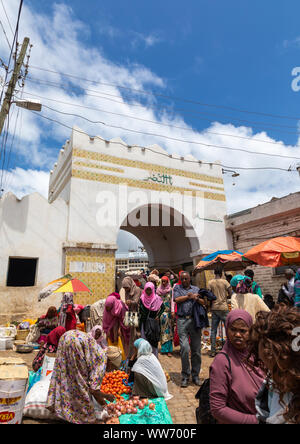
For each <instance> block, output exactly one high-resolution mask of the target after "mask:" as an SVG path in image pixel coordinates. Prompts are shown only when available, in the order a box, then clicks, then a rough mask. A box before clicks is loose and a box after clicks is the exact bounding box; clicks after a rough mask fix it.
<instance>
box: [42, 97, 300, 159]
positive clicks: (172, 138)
mask: <svg viewBox="0 0 300 444" xmlns="http://www.w3.org/2000/svg"><path fill="white" fill-rule="evenodd" d="M44 107H45V108H48V109H50V110H51V111H54V112H57V113H59V114H63V115H68V116H74V117H78V118H80V119H84V120H86V121H88V122H90V123H93V124H100V125H104V126H109V127H111V128H116V129H121V130H125V131H130V132H133V133H137V134H143V135H145V136H155V137H162V138H165V139H169V140H173V141H177V142H184V143H189V144H196V145H201V146H205V147H210V148H220V149H227V150H231V151H242V152H245V153H247V154H255V155H263V156H270V157H276V158H281V159H294V160H300V157H295V156H285V155H281V154H272V153H266V152H260V151H250V150H246V149H245V148H234V147H228V146H222V145H214V144H209V143H203V142H196V141H193V140H192V141H190V140H183V139H178V138H176V137H170V136H166V135H164V134H155V133H145V132H144V131H138V130H134V129H131V128H125V127H122V126H117V125H112V124H108V123H106V122H102V121H93V120H90V119H88V118H87V117H84V116H80V115H78V114H73V113H66V112H63V111H59V110H57V109H54V108H50V107H49V106H46V105H44Z"/></svg>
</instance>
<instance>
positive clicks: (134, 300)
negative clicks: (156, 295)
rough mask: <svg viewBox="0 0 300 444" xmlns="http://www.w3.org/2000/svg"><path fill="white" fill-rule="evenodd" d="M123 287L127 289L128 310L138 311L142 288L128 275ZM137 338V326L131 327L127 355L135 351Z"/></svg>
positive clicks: (126, 302) (126, 301)
mask: <svg viewBox="0 0 300 444" xmlns="http://www.w3.org/2000/svg"><path fill="white" fill-rule="evenodd" d="M122 288H123V289H124V291H125V304H126V306H127V307H128V311H132V312H136V313H137V312H138V310H139V302H140V297H141V294H142V289H141V288H139V287H137V286H136V285H135V283H134V281H133V279H132V278H131V277H129V276H126V277H125V278H124V279H123V281H122ZM135 339H136V327H133V326H132V327H130V336H129V346H128V353H127V357H130V356H131V355H132V354H133V352H134V346H133V343H134V341H135Z"/></svg>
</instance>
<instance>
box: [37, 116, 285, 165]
mask: <svg viewBox="0 0 300 444" xmlns="http://www.w3.org/2000/svg"><path fill="white" fill-rule="evenodd" d="M31 112H32V113H33V114H36V115H37V116H39V117H41V118H43V119H46V120H49V121H51V122H54V123H57V124H59V125H61V126H63V127H65V128H68V129H70V130H72V131H75V132H78V133H80V134H84V135H87V133H86V132H84V131H80V130H77V129H76V128H72V127H71V126H69V125H66V124H65V123H62V122H59V121H58V120H55V119H51V118H50V117H48V116H43V115H42V114H40V113H36V112H34V111H31ZM106 126H111V127H113V128H118V129H125V130H127V131H134V130H129V129H128V128H122V127H117V126H112V125H106ZM134 132H138V133H140V134H143V135H152V134H149V133H143V132H141V131H134ZM90 137H92V136H90ZM93 138H96V139H100V140H102V141H106V140H105V139H103V138H102V137H100V136H93ZM167 138H168V137H167ZM172 140H176V141H178V142H184V143H197V142H189V141H187V140H180V139H175V138H173V139H172ZM109 143H111V144H113V143H115V144H120V142H113V141H109ZM123 145H124V146H126V147H127V148H128V147H130V148H133V147H138V148H143V149H145V150H147V151H151V152H153V153H155V154H160V155H162V156H165V157H168V158H170V157H171V154H167V153H166V154H164V153H159V152H157V151H155V150H153V149H151V148H149V147H145V146H141V145H129V144H123ZM209 146H211V147H214V145H209ZM183 160H184V161H185V162H189V163H197V164H198V165H199V164H205V165H218V166H222V167H223V168H232V169H235V170H238V169H240V170H280V171H288V172H291V171H292V170H291V168H279V167H234V166H226V165H222V164H220V163H218V162H203V161H198V160H189V159H183Z"/></svg>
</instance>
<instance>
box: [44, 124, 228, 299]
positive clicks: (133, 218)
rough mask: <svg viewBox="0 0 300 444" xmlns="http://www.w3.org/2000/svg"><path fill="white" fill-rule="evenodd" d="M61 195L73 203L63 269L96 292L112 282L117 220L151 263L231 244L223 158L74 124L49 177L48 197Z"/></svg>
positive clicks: (179, 260)
mask: <svg viewBox="0 0 300 444" xmlns="http://www.w3.org/2000/svg"><path fill="white" fill-rule="evenodd" d="M58 197H62V198H63V199H64V200H65V201H66V202H67V203H68V221H67V236H66V242H65V243H64V245H63V250H64V258H63V260H64V264H65V272H71V273H72V274H73V275H76V276H78V277H81V278H82V279H83V280H84V281H85V282H87V283H88V284H89V285H90V287H91V288H92V290H93V292H94V299H95V300H97V299H99V298H103V297H106V296H107V295H108V294H109V293H110V292H111V291H113V290H114V277H115V251H116V250H117V245H116V241H117V235H118V232H119V230H120V228H121V229H123V230H126V231H129V232H131V233H133V234H134V235H135V236H137V237H138V238H139V239H140V240H141V242H142V243H143V244H144V246H145V248H146V249H147V252H148V255H149V259H150V265H151V266H152V265H153V266H157V267H166V266H171V267H175V266H179V265H181V264H183V263H186V262H191V261H192V262H194V264H195V263H196V262H197V261H198V260H199V258H200V257H201V256H203V255H204V254H208V253H210V252H212V251H215V250H216V249H224V248H227V241H226V233H225V227H224V220H223V218H224V215H225V214H226V202H225V191H224V184H223V178H222V168H221V166H220V165H218V164H217V165H216V164H215V165H207V164H202V163H201V162H200V161H197V159H195V158H194V157H192V156H190V155H189V156H186V157H180V156H177V155H169V154H168V153H167V152H166V151H165V150H163V149H162V148H161V147H159V146H157V145H153V146H151V147H149V149H148V148H140V147H139V146H134V147H133V146H128V145H127V144H126V143H125V142H123V141H122V140H121V139H112V140H110V141H104V140H103V139H101V138H96V137H95V138H90V137H89V136H88V135H87V134H85V133H84V132H83V131H82V130H80V129H79V128H73V132H72V137H71V139H70V140H69V141H67V142H66V144H65V146H64V149H63V150H61V153H60V156H59V159H58V162H57V164H56V166H55V169H54V170H53V172H52V173H51V177H50V184H49V202H50V203H51V202H53V201H55V200H56V199H57V198H58ZM80 300H81V302H83V303H90V302H91V300H87V299H86V298H85V297H84V296H81V299H80Z"/></svg>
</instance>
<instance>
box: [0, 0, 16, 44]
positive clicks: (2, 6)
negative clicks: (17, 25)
mask: <svg viewBox="0 0 300 444" xmlns="http://www.w3.org/2000/svg"><path fill="white" fill-rule="evenodd" d="M1 4H2V8H3V10H4V14H5V16H6V19H7V21H8V24H9V27H10V30H11V33H12V35H13V36H14V31H13V29H12V26H11V23H10V20H9V18H8V15H7V13H6V10H5V7H4V4H3V1H2V0H1Z"/></svg>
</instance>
